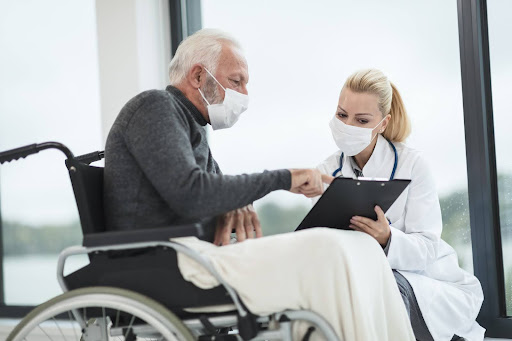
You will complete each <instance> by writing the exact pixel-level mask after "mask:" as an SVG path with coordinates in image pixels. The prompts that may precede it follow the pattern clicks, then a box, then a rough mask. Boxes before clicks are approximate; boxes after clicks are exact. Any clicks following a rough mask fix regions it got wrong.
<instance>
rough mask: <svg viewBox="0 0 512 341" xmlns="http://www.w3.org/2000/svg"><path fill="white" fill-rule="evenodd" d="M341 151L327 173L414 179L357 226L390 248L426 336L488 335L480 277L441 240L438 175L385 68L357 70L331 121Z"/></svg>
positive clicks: (415, 322) (415, 323) (412, 313)
mask: <svg viewBox="0 0 512 341" xmlns="http://www.w3.org/2000/svg"><path fill="white" fill-rule="evenodd" d="M330 128H331V131H332V136H333V138H334V141H335V142H336V145H337V146H338V147H339V150H338V151H337V152H336V153H334V154H333V155H331V156H330V157H328V158H327V159H326V160H325V161H324V162H322V163H321V164H320V165H319V166H318V169H319V170H320V171H321V172H322V173H325V174H329V175H332V176H342V177H349V178H357V177H363V176H364V177H372V178H387V179H390V180H392V179H394V178H395V179H411V180H412V181H411V183H410V185H409V187H408V188H407V189H406V190H405V191H404V193H402V195H401V196H400V197H399V198H398V200H397V201H396V202H395V203H394V204H393V206H391V208H390V209H389V210H388V211H387V212H383V211H382V210H381V209H380V208H379V207H378V206H376V207H375V212H376V213H377V217H378V219H377V220H376V221H374V220H372V219H369V218H366V217H358V216H355V217H353V218H352V220H351V224H352V225H351V228H353V229H354V230H356V231H359V232H361V233H365V234H368V235H370V236H371V237H373V238H374V239H375V240H377V242H378V243H379V244H380V245H381V246H382V248H383V250H384V252H385V254H386V256H387V259H388V261H389V264H390V266H391V268H392V269H393V273H394V275H395V279H396V282H397V285H398V287H399V290H400V293H401V294H402V298H403V301H404V303H405V306H406V309H407V311H408V313H409V318H410V320H411V324H412V327H413V331H414V333H415V336H416V339H418V340H422V341H423V340H436V341H437V340H452V338H453V339H458V337H456V336H455V335H458V336H460V337H463V338H464V339H466V340H483V337H484V331H485V330H484V329H483V328H482V327H480V326H479V325H478V323H477V322H476V321H475V318H476V316H477V315H478V312H479V310H480V306H481V304H482V301H483V293H482V289H481V285H480V282H479V281H478V279H477V278H476V277H474V276H472V275H471V274H469V273H467V272H465V271H464V270H462V269H461V268H459V266H458V261H457V255H456V253H455V251H454V250H453V249H452V248H451V247H450V246H449V245H448V244H447V243H446V242H444V241H443V240H442V239H441V230H442V227H443V224H442V220H441V210H440V206H439V199H438V196H437V193H436V190H435V184H434V179H433V178H432V174H431V173H430V171H429V168H428V166H427V163H426V162H425V159H424V158H423V157H422V155H421V153H419V152H418V151H416V150H414V149H412V148H409V147H408V146H407V145H405V144H404V141H405V139H406V138H407V137H408V135H409V133H410V130H411V128H410V122H409V118H408V116H407V113H406V110H405V107H404V104H403V102H402V99H401V97H400V94H399V92H398V90H397V89H396V87H395V86H394V85H393V84H392V83H391V82H390V81H389V80H388V78H387V77H386V76H385V75H384V74H383V73H382V72H381V71H379V70H374V69H370V70H362V71H359V72H356V73H354V74H353V75H351V76H350V77H349V78H348V79H347V81H346V82H345V85H344V86H343V89H342V90H341V94H340V97H339V101H338V105H337V108H336V114H335V115H334V117H333V118H332V120H331V122H330Z"/></svg>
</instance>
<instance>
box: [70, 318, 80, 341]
mask: <svg viewBox="0 0 512 341" xmlns="http://www.w3.org/2000/svg"><path fill="white" fill-rule="evenodd" d="M68 317H69V322H70V324H71V329H73V334H75V340H78V335H77V334H76V330H75V323H74V322H76V320H75V317H74V316H73V314H71V312H70V311H68Z"/></svg>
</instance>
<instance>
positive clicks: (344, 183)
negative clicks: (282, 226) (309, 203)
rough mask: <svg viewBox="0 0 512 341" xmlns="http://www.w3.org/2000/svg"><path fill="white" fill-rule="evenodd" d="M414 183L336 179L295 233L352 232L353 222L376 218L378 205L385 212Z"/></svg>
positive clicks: (406, 181)
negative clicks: (319, 230) (318, 229)
mask: <svg viewBox="0 0 512 341" xmlns="http://www.w3.org/2000/svg"><path fill="white" fill-rule="evenodd" d="M410 182H411V180H390V181H386V180H384V181H378V180H364V179H352V178H335V179H334V180H333V181H332V183H331V185H330V186H329V188H327V190H326V191H325V192H324V194H323V195H322V196H321V197H320V199H319V200H318V202H317V203H316V204H315V206H313V208H312V209H311V210H310V211H309V213H308V214H307V215H306V217H305V218H304V220H302V222H301V223H300V225H299V227H297V228H296V229H295V231H298V230H303V229H307V228H310V227H331V228H337V229H342V230H351V228H350V227H348V226H349V225H350V219H351V218H352V217H353V216H356V215H358V216H362V217H367V218H371V219H373V220H376V219H377V214H376V213H375V210H374V207H375V205H379V206H380V207H381V208H382V210H383V211H384V212H386V211H387V210H388V209H389V208H390V207H391V205H393V203H394V202H395V201H396V199H398V197H399V196H400V194H402V192H403V191H404V190H405V188H406V187H407V186H408V185H409V183H410Z"/></svg>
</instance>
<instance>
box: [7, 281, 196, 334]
mask: <svg viewBox="0 0 512 341" xmlns="http://www.w3.org/2000/svg"><path fill="white" fill-rule="evenodd" d="M89 307H105V308H106V309H118V310H120V309H123V311H124V312H127V313H130V314H132V315H133V316H136V317H138V318H141V319H143V320H144V321H145V322H146V323H148V324H149V325H151V326H152V327H153V328H155V329H156V330H157V331H158V332H160V333H161V334H162V336H164V340H165V339H167V340H173V339H175V338H177V339H178V340H183V341H193V340H195V338H194V337H193V336H192V334H191V333H190V331H189V329H188V328H187V327H186V326H185V325H184V324H183V323H182V322H181V320H180V319H179V318H178V317H177V316H176V315H175V314H173V313H172V312H171V311H169V310H168V309H167V308H165V307H164V306H163V305H161V304H160V303H158V302H156V301H155V300H153V299H151V298H149V297H147V296H144V295H141V294H138V293H136V292H133V291H130V290H125V289H119V288H112V287H89V288H83V289H77V290H72V291H68V292H66V293H64V294H62V295H60V296H57V297H55V298H53V299H51V300H49V301H47V302H45V303H43V304H41V305H39V306H37V307H36V308H34V310H32V311H31V312H30V313H29V314H28V315H27V316H25V318H23V319H22V320H21V322H20V323H19V324H18V325H17V326H16V327H15V328H14V329H13V330H12V332H11V333H10V334H9V336H8V337H7V341H22V340H23V339H24V338H25V337H26V336H27V335H28V334H29V333H30V332H31V331H32V330H34V329H35V328H38V326H39V325H40V324H41V323H42V322H45V321H47V320H49V319H51V318H52V317H54V316H57V315H59V314H62V313H64V312H68V311H71V310H73V309H80V308H89ZM148 320H149V321H148Z"/></svg>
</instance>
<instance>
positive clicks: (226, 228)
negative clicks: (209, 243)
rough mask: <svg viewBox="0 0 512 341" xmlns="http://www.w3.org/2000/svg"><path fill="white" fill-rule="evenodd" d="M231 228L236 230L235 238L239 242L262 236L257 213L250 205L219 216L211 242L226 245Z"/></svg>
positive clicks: (229, 237) (228, 241)
mask: <svg viewBox="0 0 512 341" xmlns="http://www.w3.org/2000/svg"><path fill="white" fill-rule="evenodd" d="M233 229H234V230H235V231H236V238H237V240H238V241H239V242H242V241H244V240H246V239H252V238H254V237H256V238H259V237H261V236H263V233H262V232H261V225H260V220H259V219H258V214H257V213H256V211H255V210H254V207H253V206H252V205H247V206H245V207H242V208H239V209H237V210H233V211H230V212H228V213H226V214H223V215H221V216H219V217H218V218H217V228H216V230H215V239H214V241H213V243H214V244H215V245H219V246H221V245H228V244H229V243H230V239H231V232H232V231H233Z"/></svg>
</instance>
